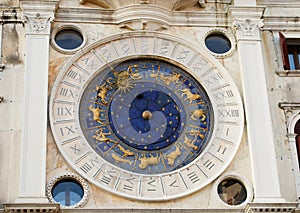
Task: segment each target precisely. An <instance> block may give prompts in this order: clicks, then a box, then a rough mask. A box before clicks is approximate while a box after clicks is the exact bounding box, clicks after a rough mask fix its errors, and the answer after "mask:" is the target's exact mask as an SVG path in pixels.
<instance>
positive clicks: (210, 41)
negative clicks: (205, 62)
mask: <svg viewBox="0 0 300 213" xmlns="http://www.w3.org/2000/svg"><path fill="white" fill-rule="evenodd" d="M205 45H206V47H207V48H208V49H209V50H210V51H212V52H214V53H217V54H222V53H226V52H228V51H229V50H230V48H231V43H230V41H229V39H228V38H227V37H226V36H224V35H222V34H212V35H209V36H207V37H206V39H205Z"/></svg>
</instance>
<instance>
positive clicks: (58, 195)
mask: <svg viewBox="0 0 300 213" xmlns="http://www.w3.org/2000/svg"><path fill="white" fill-rule="evenodd" d="M83 194H84V191H83V188H82V186H81V185H80V184H79V183H77V182H76V181H74V180H62V181H59V182H57V183H56V184H55V185H54V186H53V189H52V197H53V199H54V200H55V201H56V202H58V203H60V204H61V205H63V206H73V205H75V204H76V203H78V202H79V201H80V200H81V199H82V197H83Z"/></svg>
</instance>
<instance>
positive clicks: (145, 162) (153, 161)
mask: <svg viewBox="0 0 300 213" xmlns="http://www.w3.org/2000/svg"><path fill="white" fill-rule="evenodd" d="M139 160H140V161H141V163H140V164H139V167H140V169H146V168H147V167H148V166H149V165H157V164H159V162H160V160H159V158H158V156H156V157H155V156H150V157H149V158H147V157H145V156H143V157H141V158H140V159H139Z"/></svg>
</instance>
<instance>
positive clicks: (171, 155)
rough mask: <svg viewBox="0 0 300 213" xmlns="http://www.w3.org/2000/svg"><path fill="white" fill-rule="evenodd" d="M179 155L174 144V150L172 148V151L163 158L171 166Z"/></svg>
mask: <svg viewBox="0 0 300 213" xmlns="http://www.w3.org/2000/svg"><path fill="white" fill-rule="evenodd" d="M179 155H181V151H180V148H179V146H176V150H174V151H173V152H170V153H169V154H168V155H165V158H166V159H167V160H168V164H169V165H170V166H173V164H174V162H175V160H176V158H177V157H178V156H179Z"/></svg>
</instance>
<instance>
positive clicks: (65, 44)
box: [55, 30, 83, 50]
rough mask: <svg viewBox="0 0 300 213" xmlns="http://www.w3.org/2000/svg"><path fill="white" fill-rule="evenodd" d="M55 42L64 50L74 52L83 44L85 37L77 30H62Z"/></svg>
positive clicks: (56, 36)
mask: <svg viewBox="0 0 300 213" xmlns="http://www.w3.org/2000/svg"><path fill="white" fill-rule="evenodd" d="M55 42H56V44H57V45H58V46H60V47H61V48H63V49H66V50H72V49H75V48H77V47H79V46H80V45H81V44H82V42H83V37H82V35H81V34H80V33H79V32H77V31H75V30H62V31H60V32H58V33H57V34H56V35H55Z"/></svg>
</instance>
